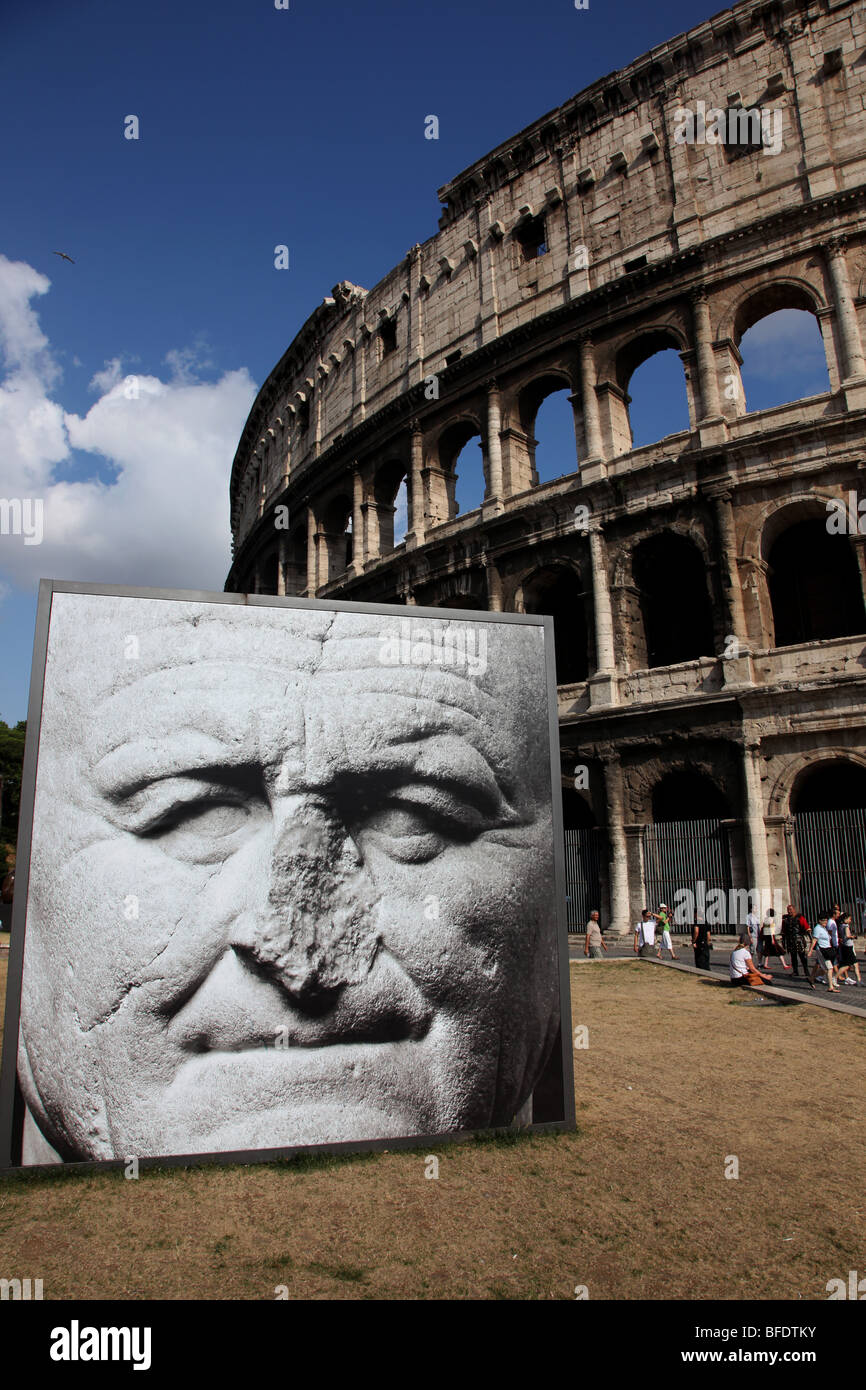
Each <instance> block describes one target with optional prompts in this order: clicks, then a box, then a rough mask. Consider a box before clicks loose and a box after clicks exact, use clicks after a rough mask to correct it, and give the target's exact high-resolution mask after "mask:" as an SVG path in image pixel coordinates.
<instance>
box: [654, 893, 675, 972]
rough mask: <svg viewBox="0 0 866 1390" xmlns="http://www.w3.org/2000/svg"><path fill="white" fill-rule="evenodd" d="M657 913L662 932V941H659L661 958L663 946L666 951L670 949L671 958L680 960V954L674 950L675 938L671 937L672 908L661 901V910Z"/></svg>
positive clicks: (659, 927) (660, 956)
mask: <svg viewBox="0 0 866 1390" xmlns="http://www.w3.org/2000/svg"><path fill="white" fill-rule="evenodd" d="M656 915H657V918H658V930H659V931H660V932H661V941H660V942H659V949H658V957H659V960H661V958H662V948H664V949H665V950H666V951H670V953H671V960H679V956H678V955H677V953H676V951H675V950H674V943H673V940H672V939H671V919H670V908H669V907H668V905H667V903H659V910H658V913H657V914H656Z"/></svg>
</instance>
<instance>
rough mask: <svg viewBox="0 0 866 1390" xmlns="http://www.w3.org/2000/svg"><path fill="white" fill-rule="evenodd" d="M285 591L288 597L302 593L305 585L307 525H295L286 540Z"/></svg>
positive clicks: (294, 596)
mask: <svg viewBox="0 0 866 1390" xmlns="http://www.w3.org/2000/svg"><path fill="white" fill-rule="evenodd" d="M284 584H285V592H286V594H287V595H288V596H289V597H290V598H296V597H297V596H298V595H300V594H303V593H304V592H305V590H306V587H307V527H306V524H304V525H303V526H295V527H294V529H293V530H292V531H290V532H289V536H288V540H287V542H286V563H285V574H284Z"/></svg>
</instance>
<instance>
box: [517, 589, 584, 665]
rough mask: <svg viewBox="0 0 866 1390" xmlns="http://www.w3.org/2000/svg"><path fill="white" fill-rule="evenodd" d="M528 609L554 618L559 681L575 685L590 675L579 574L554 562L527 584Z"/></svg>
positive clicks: (524, 595)
mask: <svg viewBox="0 0 866 1390" xmlns="http://www.w3.org/2000/svg"><path fill="white" fill-rule="evenodd" d="M523 607H524V611H525V612H527V613H538V614H550V616H551V617H552V618H553V642H554V657H555V661H556V683H557V685H573V684H575V683H576V682H578V681H585V680H586V679H587V677H588V676H589V634H588V631H587V621H586V594H585V593H584V589H583V585H582V584H581V582H580V579H579V578H578V576H577V575H576V574H575V573H574V572H573V571H572V570H568V569H563V568H559V567H556V566H551V567H549V568H548V569H545V570H541V571H539V573H537V574H535V575H533V576H532V578H531V579H529V580H528V581H527V582H526V583H525V584H524V586H523Z"/></svg>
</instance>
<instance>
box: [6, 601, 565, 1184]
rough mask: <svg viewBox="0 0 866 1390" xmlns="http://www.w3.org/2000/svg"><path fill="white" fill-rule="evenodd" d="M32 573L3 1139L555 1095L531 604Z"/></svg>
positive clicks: (342, 1136)
mask: <svg viewBox="0 0 866 1390" xmlns="http://www.w3.org/2000/svg"><path fill="white" fill-rule="evenodd" d="M43 603H44V606H45V612H46V620H47V624H48V640H47V652H46V656H45V666H44V683H43V689H42V706H41V713H40V717H39V743H38V753H37V758H36V783H35V799H34V807H33V826H32V837H31V844H30V860H29V879H26V881H27V896H26V905H25V911H26V919H25V920H26V925H25V929H24V958H23V977H22V988H21V1014H20V1034H19V1041H18V1079H19V1085H20V1088H21V1091H22V1093H23V1098H24V1102H25V1107H26V1108H25V1118H24V1124H23V1134H22V1137H21V1148H20V1162H21V1164H22V1165H23V1166H29V1165H38V1164H45V1163H56V1162H74V1161H76V1160H77V1161H82V1160H99V1159H115V1160H116V1159H128V1158H129V1157H130V1156H135V1157H137V1158H139V1159H146V1158H153V1157H155V1156H172V1155H174V1156H177V1155H192V1154H211V1155H213V1154H222V1153H238V1152H246V1151H256V1150H268V1151H270V1150H288V1149H292V1148H297V1147H302V1146H304V1147H307V1146H313V1145H322V1144H340V1143H349V1142H354V1143H358V1142H364V1141H370V1140H387V1139H394V1138H401V1139H405V1138H407V1137H413V1136H415V1137H418V1136H421V1137H423V1136H433V1135H442V1134H448V1133H454V1132H460V1131H465V1130H471V1129H489V1128H492V1127H496V1126H508V1125H511V1124H512V1123H513V1122H514V1121H515V1119H518V1120H519V1121H521V1122H523V1123H525V1124H528V1125H531V1124H532V1122H533V1120H534V1119H538V1118H541V1119H544V1120H547V1121H557V1120H559V1121H561V1122H564V1121H565V1119H566V1115H567V1110H568V1109H569V1107H568V1105H567V1101H566V1097H565V1095H564V1092H563V1085H562V1077H563V1059H562V1043H561V1037H560V1028H559V1022H560V1013H561V1008H562V1000H561V986H562V974H563V972H562V969H561V966H562V965H563V964H564V955H565V939H564V933H563V931H562V930H561V926H560V922H559V915H560V905H559V903H558V899H557V892H556V883H557V871H556V865H555V860H554V843H555V841H554V809H553V796H552V787H551V749H550V727H551V719H550V716H551V698H552V697H551V692H550V690H549V688H548V679H547V660H546V649H545V627H544V624H543V622H542V621H541V620H527V619H524V620H522V621H521V620H520V619H517V620H515V619H513V618H512V619H511V620H510V621H509V620H507V619H504V618H503V619H502V620H500V621H498V622H491V621H488V620H485V619H482V620H480V621H475V622H473V621H472V620H471V617H470V616H469V615H468V614H467V615H466V617H465V618H464V617H463V616H462V615H461V616H460V617H459V618H458V619H457V620H456V621H455V620H454V619H453V618H452V619H448V618H446V617H442V618H438V617H430V616H426V615H423V614H422V613H417V614H413V615H412V617H411V618H406V617H405V614H404V613H401V611H400V610H393V609H392V610H391V611H390V612H384V611H383V612H380V613H376V612H375V611H358V609H357V608H355V609H352V610H351V611H348V610H343V611H340V609H339V608H335V609H333V610H329V609H328V608H327V607H326V606H325V605H322V604H319V605H317V606H315V607H312V608H311V607H302V606H300V605H298V604H294V605H292V604H287V603H286V602H283V604H282V605H280V606H276V605H274V606H272V605H269V604H268V603H267V601H266V600H260V601H259V602H258V603H257V604H255V605H254V606H250V605H246V604H241V603H237V602H231V601H230V600H227V599H226V598H225V596H220V595H215V596H213V597H212V598H211V599H210V601H204V602H196V601H191V600H189V599H185V598H183V597H181V596H178V597H168V596H165V597H146V596H131V595H127V596H117V595H112V594H109V593H103V594H99V593H92V592H91V593H87V592H84V593H76V592H70V591H68V590H63V589H62V588H61V589H60V590H59V591H58V590H52V589H50V588H49V586H45V590H44V593H43ZM25 868H26V866H25ZM22 877H25V878H26V875H22ZM6 1045H7V1046H8V1047H9V1048H10V1050H11V1048H12V1047H14V1035H12V1036H10V1035H9V1034H7V1043H6ZM567 1057H569V1058H570V1054H567ZM551 1065H552V1068H553V1075H554V1076H558V1078H559V1094H558V1095H556V1094H553V1095H551V1093H550V1091H551V1085H550V1080H548V1084H547V1086H546V1088H545V1087H544V1086H543V1085H541V1092H542V1093H541V1095H540V1096H539V1098H538V1099H537V1100H536V1101H535V1103H534V1099H533V1098H534V1092H535V1090H536V1087H538V1086H539V1085H540V1083H543V1081H544V1077H545V1072H546V1070H547V1069H548V1068H549V1067H550V1066H551ZM7 1099H11V1097H10V1098H7ZM569 1099H570V1097H569ZM572 1113H573V1110H572Z"/></svg>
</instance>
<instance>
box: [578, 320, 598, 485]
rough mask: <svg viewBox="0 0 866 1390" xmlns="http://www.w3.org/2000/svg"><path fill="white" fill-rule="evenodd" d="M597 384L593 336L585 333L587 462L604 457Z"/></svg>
mask: <svg viewBox="0 0 866 1390" xmlns="http://www.w3.org/2000/svg"><path fill="white" fill-rule="evenodd" d="M595 385H596V376H595V353H594V351H593V347H592V338H590V337H589V336H588V335H586V334H584V336H583V337H582V338H581V340H580V392H581V399H582V402H583V432H584V435H585V437H586V454H587V456H586V460H585V462H586V463H597V462H599V460H603V459H604V444H603V442H602V437H601V418H600V416H599V411H598V396H597V395H596V392H595Z"/></svg>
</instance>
